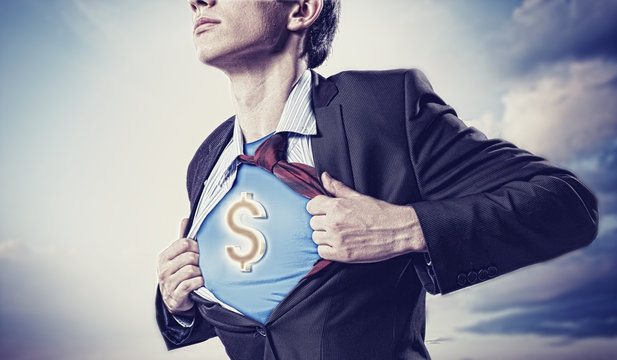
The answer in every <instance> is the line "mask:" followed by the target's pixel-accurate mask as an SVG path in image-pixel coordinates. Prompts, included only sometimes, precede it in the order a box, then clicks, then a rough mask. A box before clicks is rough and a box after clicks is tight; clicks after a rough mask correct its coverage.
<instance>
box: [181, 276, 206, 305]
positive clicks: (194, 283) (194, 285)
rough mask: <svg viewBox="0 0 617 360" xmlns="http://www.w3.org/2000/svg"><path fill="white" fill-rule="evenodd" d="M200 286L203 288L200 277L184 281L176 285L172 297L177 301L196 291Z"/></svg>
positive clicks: (202, 280) (202, 281)
mask: <svg viewBox="0 0 617 360" xmlns="http://www.w3.org/2000/svg"><path fill="white" fill-rule="evenodd" d="M202 286H204V278H203V277H201V276H196V277H194V278H190V279H186V280H184V281H182V282H181V283H180V284H178V287H177V288H176V291H174V297H175V298H176V299H178V300H181V299H184V298H186V296H188V294H190V293H191V291H193V290H197V289H199V288H200V287H202Z"/></svg>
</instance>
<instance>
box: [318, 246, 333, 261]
mask: <svg viewBox="0 0 617 360" xmlns="http://www.w3.org/2000/svg"><path fill="white" fill-rule="evenodd" d="M317 253H318V254H319V256H320V257H321V258H322V259H325V260H336V251H335V250H334V248H333V247H331V246H329V245H319V246H318V247H317Z"/></svg>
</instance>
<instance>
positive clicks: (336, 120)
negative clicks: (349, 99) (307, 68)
mask: <svg viewBox="0 0 617 360" xmlns="http://www.w3.org/2000/svg"><path fill="white" fill-rule="evenodd" d="M311 72H312V81H313V93H312V95H313V111H314V112H315V118H316V122H317V135H315V136H312V137H311V145H312V148H313V158H314V161H315V169H316V171H317V174H319V175H321V173H322V172H323V171H328V173H329V174H330V175H332V177H334V178H335V179H338V180H340V181H342V182H343V183H344V184H345V185H347V186H350V187H352V188H353V187H354V181H353V176H352V172H351V161H350V157H349V147H348V144H347V135H346V133H345V127H344V124H343V117H342V108H341V105H340V104H338V103H332V99H333V98H334V97H335V96H336V95H337V94H338V88H337V87H336V85H335V84H334V82H332V81H330V80H328V79H325V78H324V77H322V76H321V75H319V74H317V73H315V72H314V71H311ZM320 181H321V178H320Z"/></svg>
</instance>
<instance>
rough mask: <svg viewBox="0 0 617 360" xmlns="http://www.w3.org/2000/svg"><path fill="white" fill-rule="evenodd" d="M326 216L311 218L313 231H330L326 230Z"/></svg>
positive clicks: (310, 222) (310, 223)
mask: <svg viewBox="0 0 617 360" xmlns="http://www.w3.org/2000/svg"><path fill="white" fill-rule="evenodd" d="M326 222H327V221H326V216H325V215H315V216H313V217H311V220H310V221H309V225H310V226H311V229H313V230H316V231H326V230H328V229H327V228H326Z"/></svg>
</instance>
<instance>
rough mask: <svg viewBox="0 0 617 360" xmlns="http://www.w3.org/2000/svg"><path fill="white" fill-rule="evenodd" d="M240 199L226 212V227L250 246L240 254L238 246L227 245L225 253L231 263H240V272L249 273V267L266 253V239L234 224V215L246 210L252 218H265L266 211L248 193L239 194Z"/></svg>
mask: <svg viewBox="0 0 617 360" xmlns="http://www.w3.org/2000/svg"><path fill="white" fill-rule="evenodd" d="M241 197H242V198H241V199H240V200H238V201H236V202H235V203H233V205H231V207H229V210H227V219H226V220H227V226H229V229H231V231H233V232H234V233H236V234H238V235H240V236H242V237H245V238H247V239H248V240H249V241H250V243H251V246H250V248H249V250H248V251H246V252H245V253H240V252H239V251H238V250H240V247H239V246H232V245H227V246H225V251H226V252H227V256H229V258H230V259H231V260H232V261H235V262H238V263H240V270H241V271H243V272H249V271H251V265H252V264H254V263H256V262H258V261H259V260H261V258H262V257H263V256H264V253H265V252H266V239H265V238H264V236H263V234H262V233H261V232H259V231H258V230H255V229H253V228H250V227H246V226H243V225H242V224H240V223H238V222H236V220H237V219H236V213H237V212H238V211H240V210H248V211H249V212H250V214H251V216H252V217H254V218H265V217H266V209H264V207H263V206H262V205H261V204H260V203H259V202H257V201H255V200H253V194H252V193H250V192H243V193H241Z"/></svg>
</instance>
